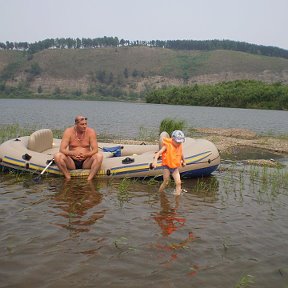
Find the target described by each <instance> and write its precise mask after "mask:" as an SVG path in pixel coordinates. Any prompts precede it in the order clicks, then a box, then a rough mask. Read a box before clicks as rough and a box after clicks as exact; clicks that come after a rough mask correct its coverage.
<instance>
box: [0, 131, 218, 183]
mask: <svg viewBox="0 0 288 288" xmlns="http://www.w3.org/2000/svg"><path fill="white" fill-rule="evenodd" d="M167 135H168V134H167V133H166V132H162V133H161V135H160V139H159V143H160V145H161V142H162V139H163V137H165V136H167ZM60 142H61V139H56V138H53V133H52V131H51V130H50V129H41V130H37V131H35V132H34V133H32V134H31V135H29V136H24V137H18V138H15V139H11V140H8V141H6V142H4V143H2V144H1V145H0V166H2V167H4V169H6V168H7V169H13V170H15V169H16V170H19V171H27V172H32V173H38V174H39V173H41V174H43V173H44V172H45V173H49V174H54V175H63V174H62V172H61V171H60V170H59V169H58V167H57V165H56V164H55V163H54V161H53V155H54V154H55V153H56V152H58V151H59V146H60ZM98 146H99V151H100V152H101V153H103V155H104V160H103V163H102V165H101V168H100V170H99V171H98V173H97V175H96V177H100V178H112V177H117V178H125V177H127V178H132V177H133V178H134V177H141V178H145V177H157V176H161V175H162V173H163V171H162V169H163V167H162V165H161V159H159V160H158V163H157V167H156V168H153V167H152V166H151V164H152V161H153V156H154V154H155V153H156V152H157V151H158V150H159V145H145V144H144V143H143V145H131V144H129V145H128V144H127V145H126V144H115V143H101V142H100V143H98ZM183 153H184V157H185V161H186V166H185V167H180V169H179V170H180V173H181V177H183V178H192V177H200V176H207V175H209V174H211V173H212V172H213V171H215V170H216V169H217V167H218V165H219V164H220V156H219V151H218V149H217V148H216V146H215V145H214V144H213V143H212V142H210V141H208V140H205V139H194V138H189V137H186V141H185V142H184V143H183ZM88 175H89V169H78V170H71V176H72V177H85V176H88Z"/></svg>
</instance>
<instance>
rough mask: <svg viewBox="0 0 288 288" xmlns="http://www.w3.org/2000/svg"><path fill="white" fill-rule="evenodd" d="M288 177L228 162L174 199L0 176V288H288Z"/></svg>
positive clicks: (117, 187) (147, 187) (131, 185)
mask: <svg viewBox="0 0 288 288" xmlns="http://www.w3.org/2000/svg"><path fill="white" fill-rule="evenodd" d="M287 178H288V175H287V167H286V169H268V168H259V167H252V166H251V167H250V166H243V165H240V164H238V163H234V164H230V165H226V166H223V165H222V166H221V167H220V169H219V171H217V172H215V173H214V175H213V176H211V177H207V178H203V179H192V180H191V179H190V180H185V181H184V183H183V188H184V189H185V190H187V192H186V193H183V194H182V195H180V196H174V195H173V194H172V192H173V185H171V187H169V188H168V189H167V190H166V191H165V193H161V194H159V193H158V192H157V189H158V188H159V184H160V183H159V182H156V183H154V181H148V180H143V181H140V180H138V181H135V180H127V179H125V180H114V181H109V182H107V181H99V180H94V182H92V183H91V184H89V183H87V182H86V180H84V179H83V180H81V179H80V180H79V179H78V180H71V181H70V182H65V181H64V180H63V179H62V178H46V177H44V178H43V180H42V181H41V183H39V184H35V183H33V181H31V177H30V176H29V175H25V176H21V175H20V176H15V175H13V174H3V173H0V197H1V210H0V231H1V236H0V267H1V269H0V279H1V282H0V287H96V286H97V287H148V286H150V285H153V286H154V287H221V288H223V287H235V286H236V285H237V284H239V281H240V280H241V279H242V280H243V279H244V280H245V277H246V278H247V279H248V280H249V281H253V282H254V284H253V285H251V286H249V287H267V288H268V287H278V288H281V287H283V288H284V287H287V286H288V258H287V255H288V246H287V236H288V223H287V214H288V212H287V208H288V183H287ZM248 275H250V276H248ZM244 280H243V281H244ZM245 287H248V286H245Z"/></svg>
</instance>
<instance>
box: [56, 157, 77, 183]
mask: <svg viewBox="0 0 288 288" xmlns="http://www.w3.org/2000/svg"><path fill="white" fill-rule="evenodd" d="M54 161H55V163H56V164H57V166H58V168H59V169H60V171H61V172H62V173H63V174H64V176H65V178H66V179H67V180H70V179H71V175H70V172H69V170H68V168H69V169H75V164H74V162H73V160H72V159H71V158H70V157H67V156H65V155H64V154H63V153H61V152H58V153H56V154H55V155H54Z"/></svg>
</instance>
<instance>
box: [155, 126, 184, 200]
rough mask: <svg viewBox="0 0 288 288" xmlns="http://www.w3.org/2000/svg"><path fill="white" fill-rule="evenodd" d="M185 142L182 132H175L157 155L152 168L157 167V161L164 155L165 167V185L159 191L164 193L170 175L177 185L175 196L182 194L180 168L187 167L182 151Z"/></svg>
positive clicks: (164, 142) (165, 140) (163, 162)
mask: <svg viewBox="0 0 288 288" xmlns="http://www.w3.org/2000/svg"><path fill="white" fill-rule="evenodd" d="M184 142H185V136H184V133H183V132H182V131H180V130H175V131H173V133H172V135H171V138H164V139H163V146H162V148H161V149H160V150H159V151H158V152H157V153H156V154H155V156H154V160H153V163H152V167H153V168H156V167H157V160H158V158H159V157H160V155H161V154H162V166H163V183H162V184H161V186H160V188H159V191H160V192H162V191H163V190H164V189H165V187H166V186H167V185H168V184H169V180H170V175H172V177H173V179H174V182H175V184H176V190H175V194H176V195H180V194H181V178H180V173H179V169H178V168H179V167H180V166H181V165H182V166H185V165H186V163H185V159H184V156H183V151H182V146H183V145H182V143H184Z"/></svg>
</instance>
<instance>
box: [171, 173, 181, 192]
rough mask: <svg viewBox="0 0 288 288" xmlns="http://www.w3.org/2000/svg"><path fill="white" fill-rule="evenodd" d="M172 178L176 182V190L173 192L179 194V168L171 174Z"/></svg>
mask: <svg viewBox="0 0 288 288" xmlns="http://www.w3.org/2000/svg"><path fill="white" fill-rule="evenodd" d="M172 176H173V179H174V182H175V184H176V191H175V194H176V195H180V194H181V178H180V173H179V170H178V169H176V170H175V171H174V172H173V174H172Z"/></svg>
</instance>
